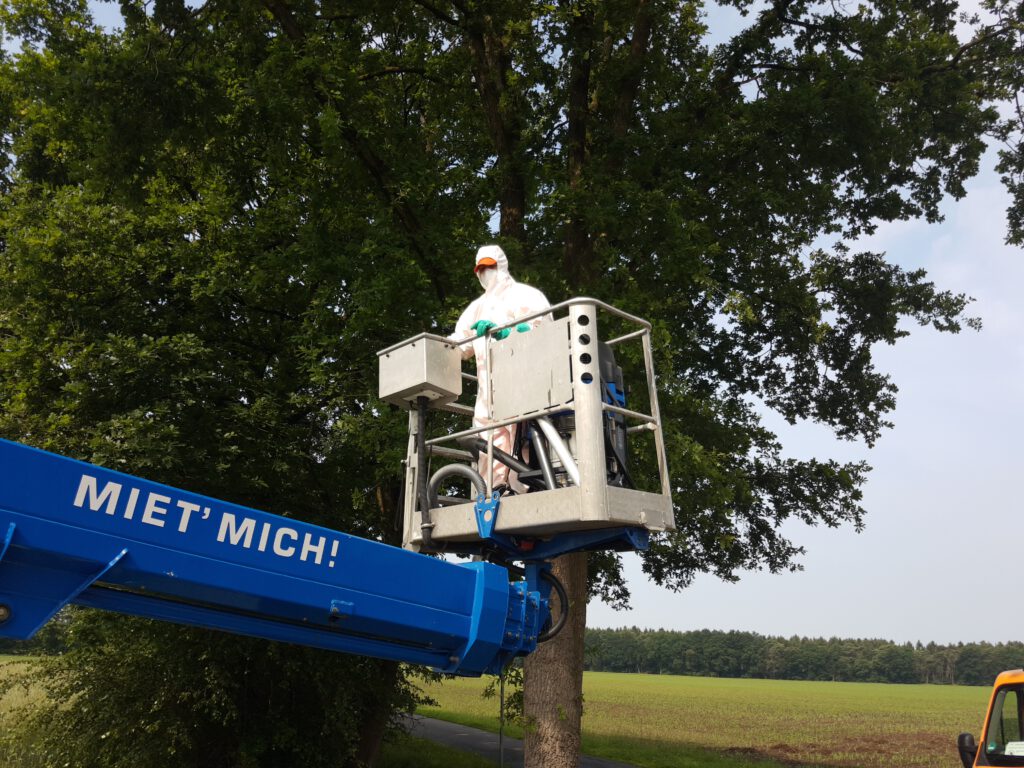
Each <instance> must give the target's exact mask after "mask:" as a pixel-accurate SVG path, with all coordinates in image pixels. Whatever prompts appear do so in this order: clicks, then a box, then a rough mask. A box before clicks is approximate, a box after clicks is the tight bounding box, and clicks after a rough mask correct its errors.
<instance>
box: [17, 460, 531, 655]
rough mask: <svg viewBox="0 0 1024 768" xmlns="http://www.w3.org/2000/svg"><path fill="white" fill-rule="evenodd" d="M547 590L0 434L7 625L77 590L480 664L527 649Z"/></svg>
mask: <svg viewBox="0 0 1024 768" xmlns="http://www.w3.org/2000/svg"><path fill="white" fill-rule="evenodd" d="M531 587H532V588H531ZM546 595H547V590H546V589H544V588H543V586H542V585H539V584H533V585H528V584H527V583H526V582H509V579H508V573H507V571H506V570H505V569H504V568H502V567H500V566H497V565H493V564H491V563H483V562H478V563H467V564H461V565H460V564H452V563H448V562H445V561H443V560H438V559H435V558H431V557H426V556H423V555H419V554H416V553H413V552H408V551H405V550H402V549H398V548H396V547H391V546H388V545H386V544H381V543H378V542H374V541H368V540H366V539H360V538H358V537H355V536H350V535H347V534H344V533H338V532H336V531H332V530H329V529H326V528H320V527H317V526H313V525H307V524H305V523H301V522H298V521H295V520H292V519H290V518H284V517H279V516H276V515H271V514H267V513H265V512H259V511H257V510H253V509H248V508H246V507H241V506H237V505H235V504H229V503H227V502H224V501H218V500H216V499H211V498H207V497H205V496H200V495H197V494H194V493H189V492H188V491H182V490H178V489H176V488H171V487H168V486H165V485H160V484H158V483H153V482H150V481H148V480H143V479H141V478H137V477H132V476H131V475H126V474H122V473H120V472H114V471H111V470H109V469H103V468H101V467H97V466H94V465H92V464H86V463H83V462H79V461H75V460H73V459H69V458H66V457H63V456H57V455H55V454H52V453H47V452H45V451H40V450H37V449H34V448H30V447H27V446H24V445H19V444H18V443H12V442H8V441H4V440H0V636H4V637H12V638H22V639H24V638H29V637H31V636H32V635H33V634H35V632H36V631H38V630H39V629H40V628H41V627H42V626H43V625H44V624H45V623H46V622H47V621H48V620H49V619H50V618H52V617H53V615H54V614H55V613H57V611H59V610H60V609H61V608H62V607H63V606H64V605H67V604H68V603H76V604H79V605H87V606H92V607H95V608H103V609H106V610H111V611H118V612H121V613H127V614H132V615H136V616H146V617H150V618H154V619H162V620H166V621H173V622H178V623H182V624H189V625H192V626H201V627H210V628H214V629H220V630H225V631H228V632H235V633H238V634H244V635H252V636H255V637H263V638H268V639H272V640H280V641H285V642H292V643H298V644H301V645H307V646H314V647H318V648H326V649H329V650H336V651H344V652H347V653H355V654H363V655H367V656H376V657H379V658H384V659H393V660H398V661H405V662H410V663H414V664H424V665H427V666H430V667H434V668H436V669H439V670H442V671H445V672H456V673H459V674H466V675H479V674H481V673H485V672H492V673H495V672H497V671H498V670H500V669H501V668H502V667H503V666H504V665H505V664H506V663H507V662H508V661H509V660H510V659H511V658H512V657H514V656H517V655H522V654H526V653H529V652H531V651H532V650H534V648H535V647H536V644H537V636H538V634H539V632H540V630H541V628H542V627H543V625H544V623H545V622H546V621H547V618H548V601H547V599H546Z"/></svg>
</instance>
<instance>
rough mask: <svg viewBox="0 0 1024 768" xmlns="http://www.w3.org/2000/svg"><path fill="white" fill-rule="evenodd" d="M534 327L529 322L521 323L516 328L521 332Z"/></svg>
mask: <svg viewBox="0 0 1024 768" xmlns="http://www.w3.org/2000/svg"><path fill="white" fill-rule="evenodd" d="M532 327H533V326H532V325H530V324H529V323H520V324H519V325H517V326H516V330H517V331H519V332H520V333H526V332H527V331H528V330H530V329H531V328H532Z"/></svg>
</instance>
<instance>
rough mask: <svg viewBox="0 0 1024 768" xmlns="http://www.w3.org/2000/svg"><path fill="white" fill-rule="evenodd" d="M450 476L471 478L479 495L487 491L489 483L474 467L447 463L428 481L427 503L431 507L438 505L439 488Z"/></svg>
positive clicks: (470, 480)
mask: <svg viewBox="0 0 1024 768" xmlns="http://www.w3.org/2000/svg"><path fill="white" fill-rule="evenodd" d="M449 477H461V478H463V479H465V480H469V482H471V483H472V484H473V488H474V489H475V490H476V495H477V496H479V495H480V494H482V493H485V492H486V491H487V483H485V482H484V479H483V477H482V476H481V475H480V473H479V472H477V471H476V470H475V469H473V468H472V467H469V466H467V465H465V464H446V465H445V466H443V467H441V468H440V469H439V470H437V472H435V473H434V474H433V476H432V477H431V478H430V482H429V483H427V503H428V504H429V505H430V506H431V507H436V506H438V501H437V489H438V488H440V487H441V483H442V482H443V481H444V480H446V479H447V478H449Z"/></svg>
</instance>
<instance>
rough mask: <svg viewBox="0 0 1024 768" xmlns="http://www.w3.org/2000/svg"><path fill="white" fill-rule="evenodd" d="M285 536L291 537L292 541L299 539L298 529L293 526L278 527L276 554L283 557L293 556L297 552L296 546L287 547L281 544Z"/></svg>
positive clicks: (275, 537) (275, 542)
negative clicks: (293, 528) (295, 529)
mask: <svg viewBox="0 0 1024 768" xmlns="http://www.w3.org/2000/svg"><path fill="white" fill-rule="evenodd" d="M285 536H289V537H291V540H292V541H298V540H299V532H298V531H294V530H292V529H291V528H278V529H277V534H276V535H275V536H274V554H275V555H280V556H281V557H291V556H292V555H294V554H295V547H285V546H282V545H281V540H282V539H283V538H284V537H285Z"/></svg>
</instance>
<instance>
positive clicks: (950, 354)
mask: <svg viewBox="0 0 1024 768" xmlns="http://www.w3.org/2000/svg"><path fill="white" fill-rule="evenodd" d="M91 5H92V7H93V9H94V11H95V13H96V17H97V21H99V22H100V23H103V24H104V25H105V26H107V27H108V28H111V27H116V26H118V24H119V21H120V19H119V14H118V12H117V10H116V9H117V6H116V4H114V3H102V4H97V3H95V2H93V3H92V4H91ZM742 24H743V20H742V19H740V17H739V16H738V14H737V13H736V12H735V11H734V10H731V9H728V8H721V7H716V6H711V7H710V10H709V25H710V27H711V28H712V30H713V34H712V35H711V41H712V42H716V41H720V40H723V39H725V38H726V37H727V36H728V35H729V34H730V33H732V32H734V31H736V30H737V29H738V28H739V27H740V26H741V25H742ZM986 160H987V162H986V164H985V165H984V169H985V170H984V171H983V173H982V174H980V175H979V176H978V177H977V178H976V179H974V180H973V181H972V182H971V183H969V184H968V186H967V189H968V194H967V196H966V198H964V199H963V200H961V201H953V200H946V201H945V203H944V205H943V213H944V214H945V221H943V222H942V223H939V224H933V225H929V224H927V223H925V222H923V221H913V222H899V223H893V224H883V225H881V226H880V227H879V228H878V231H877V232H876V233H875V234H874V235H873V236H871V237H869V238H865V239H864V240H862V241H861V242H859V243H858V244H857V247H858V249H861V250H872V251H884V252H885V253H887V254H888V257H889V259H890V260H892V261H894V262H895V263H897V264H900V265H901V266H904V267H907V268H917V267H924V268H925V269H927V271H928V273H929V275H930V277H931V279H932V280H933V281H934V282H935V283H936V284H937V285H938V286H939V287H940V288H943V289H947V290H951V291H954V292H958V293H961V292H962V293H966V294H968V295H970V296H973V297H974V298H975V302H974V304H973V305H972V306H971V308H970V312H971V314H974V315H977V316H980V317H981V319H982V321H983V323H984V326H983V329H982V330H981V331H980V332H974V331H971V330H965V331H963V332H961V333H960V334H959V335H955V336H954V335H949V334H940V333H938V332H937V331H934V330H932V329H929V328H924V329H921V328H917V329H916V330H915V331H914V332H913V333H912V334H911V336H910V337H908V338H906V339H903V340H901V341H900V342H898V343H897V344H896V345H895V346H893V347H887V346H883V347H881V348H879V349H878V350H877V356H876V360H877V364H878V367H879V369H880V370H883V371H886V372H888V373H890V374H891V375H892V377H893V379H894V381H895V382H896V384H897V385H898V387H899V395H898V403H897V408H896V411H895V413H894V414H893V415H892V417H891V421H893V422H894V423H895V427H894V428H893V429H891V430H888V431H887V432H886V433H885V434H884V435H883V436H882V438H881V439H880V440H879V441H878V442H877V443H876V445H875V446H874V447H873V448H871V449H869V448H867V447H866V446H864V445H863V444H862V443H848V442H840V441H837V440H836V439H835V438H834V437H833V436H832V434H831V433H830V432H829V431H828V430H827V429H824V428H820V427H816V426H813V425H799V426H797V427H790V426H789V425H787V424H785V423H784V422H782V421H781V420H780V419H778V418H773V417H771V416H770V415H769V416H768V418H767V420H768V423H769V424H770V425H772V426H775V427H776V428H777V429H778V431H779V433H780V436H781V437H782V440H783V444H784V446H785V450H786V452H787V453H788V454H789V455H792V456H794V457H800V458H808V457H817V458H820V459H826V458H836V459H840V460H858V459H864V460H866V461H867V462H868V463H869V464H870V465H871V466H872V467H873V468H874V469H873V471H872V472H871V473H870V475H869V479H868V481H867V484H866V486H865V488H864V499H863V506H864V508H865V509H866V510H867V513H868V514H867V526H866V529H865V530H864V531H863V532H862V533H859V534H858V533H856V532H855V531H853V529H851V528H850V527H844V528H839V529H828V528H810V527H807V526H806V525H804V524H802V523H795V524H793V525H791V526H787V527H786V528H785V529H784V530H785V531H786V533H787V534H788V535H789V537H790V538H791V539H792V540H793V541H794V542H795V543H797V544H799V545H801V546H803V547H805V548H806V550H807V553H806V555H805V556H803V557H801V558H800V560H799V562H800V564H801V565H802V567H803V570H802V571H799V572H796V573H782V574H770V573H765V572H754V573H745V574H742V577H741V579H740V581H739V582H738V583H726V582H722V581H720V580H718V579H716V578H714V577H711V576H700V577H698V578H697V579H696V581H695V582H694V584H693V585H692V586H691V587H689V588H687V589H686V590H684V591H682V592H679V593H674V592H670V591H668V590H665V589H663V588H660V587H657V586H655V585H653V584H651V583H649V582H648V581H647V580H646V577H644V575H643V574H642V572H641V570H640V567H639V561H638V559H637V558H636V557H635V556H632V555H630V556H626V558H625V562H626V572H627V575H628V577H629V584H630V588H631V590H632V593H633V599H632V609H631V610H629V611H615V610H612V609H611V608H610V607H608V606H606V605H604V604H602V603H599V602H593V603H591V605H590V607H589V610H588V622H587V623H588V625H589V626H591V627H616V626H634V625H635V626H640V627H649V628H665V629H677V630H690V629H703V628H708V629H722V630H730V629H735V630H749V631H753V632H758V633H761V634H767V635H782V636H786V637H789V636H792V635H800V636H808V637H833V636H835V637H873V638H885V639H890V640H896V641H898V642H906V641H911V642H914V641H918V640H920V641H922V642H925V643H927V642H929V641H935V642H939V643H950V642H958V641H964V642H969V641H982V640H986V641H989V642H1001V641H1007V640H1021V639H1024V611H1021V610H1019V609H1018V602H1019V601H1018V599H1017V598H1018V593H1019V589H1018V587H1017V585H1018V582H1019V581H1022V580H1024V579H1022V576H1021V574H1020V573H1019V572H1018V571H1019V569H1018V567H1017V564H1018V562H1019V561H1020V559H1021V558H1020V555H1019V553H1018V552H1016V551H1015V550H1014V549H1013V545H1014V543H1016V542H1018V541H1024V516H1022V506H1024V505H1022V502H1021V496H1022V494H1021V492H1020V491H1019V490H1018V487H1017V486H1018V483H1019V480H1018V477H1019V476H1018V475H1017V471H1019V470H1020V466H1019V465H1020V464H1021V459H1022V455H1024V452H1022V450H1021V438H1022V435H1024V408H1022V405H1024V334H1022V333H1021V331H1020V329H1021V327H1022V326H1024V302H1022V301H1021V300H1020V298H1019V295H1020V293H1021V289H1022V286H1024V253H1022V250H1021V249H1020V248H1017V247H1011V246H1007V245H1005V244H1004V242H1003V240H1004V236H1005V231H1006V222H1005V210H1006V207H1007V205H1008V202H1009V200H1008V196H1007V194H1006V192H1005V190H1004V189H1003V187H1002V184H1001V183H1000V181H999V178H998V175H997V174H996V173H995V172H994V171H993V166H994V163H995V153H994V152H993V151H990V152H989V154H988V155H987V157H986Z"/></svg>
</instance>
